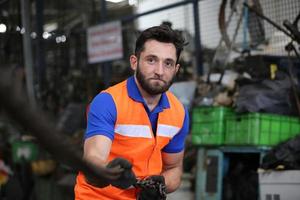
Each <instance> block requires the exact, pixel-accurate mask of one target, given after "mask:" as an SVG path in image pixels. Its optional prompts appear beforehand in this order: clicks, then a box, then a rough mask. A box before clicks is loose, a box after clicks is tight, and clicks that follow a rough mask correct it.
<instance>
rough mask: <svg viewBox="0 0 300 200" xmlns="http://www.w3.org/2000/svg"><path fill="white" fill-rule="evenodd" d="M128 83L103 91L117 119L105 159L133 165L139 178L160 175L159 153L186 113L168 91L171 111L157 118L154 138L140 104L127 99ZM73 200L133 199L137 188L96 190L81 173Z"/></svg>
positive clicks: (164, 112)
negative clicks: (110, 99)
mask: <svg viewBox="0 0 300 200" xmlns="http://www.w3.org/2000/svg"><path fill="white" fill-rule="evenodd" d="M126 83H127V81H123V82H121V83H119V84H117V85H115V86H112V87H110V88H108V89H107V90H105V91H103V92H107V93H109V94H110V95H111V96H112V98H113V100H114V102H115V105H116V110H117V119H116V124H115V134H114V140H113V143H112V147H111V151H110V154H109V157H108V160H109V161H110V160H112V159H114V158H116V157H122V158H125V159H127V160H128V161H129V162H131V163H132V165H133V171H134V173H135V175H136V176H137V177H138V178H143V177H145V176H150V175H157V174H160V173H161V172H162V156H161V150H162V149H163V148H164V147H165V146H166V145H167V144H168V143H169V141H170V140H171V139H172V138H173V137H174V136H175V135H176V134H177V133H178V132H179V131H180V129H181V128H182V126H183V121H184V116H185V111H184V108H183V105H182V104H181V103H180V102H179V100H178V99H177V98H176V97H175V96H174V95H173V94H172V93H170V92H166V95H167V98H168V101H169V104H170V108H167V109H164V110H163V111H162V112H160V113H159V115H158V120H157V129H156V137H155V136H154V134H153V132H152V126H151V122H150V120H149V117H148V115H147V112H146V110H145V108H144V105H143V104H142V103H140V102H136V101H134V100H133V99H132V98H130V97H129V96H128V91H127V87H126ZM75 199H76V200H96V199H101V200H111V199H120V200H133V199H136V189H135V188H129V189H125V190H122V189H119V188H116V187H113V186H107V187H105V188H97V187H93V186H91V185H89V184H88V183H87V182H86V181H85V178H84V175H83V174H82V173H81V172H80V173H79V174H78V176H77V181H76V186H75Z"/></svg>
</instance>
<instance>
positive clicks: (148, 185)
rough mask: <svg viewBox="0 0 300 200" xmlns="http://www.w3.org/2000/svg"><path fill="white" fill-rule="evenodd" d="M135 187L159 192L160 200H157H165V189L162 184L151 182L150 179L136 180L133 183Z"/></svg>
mask: <svg viewBox="0 0 300 200" xmlns="http://www.w3.org/2000/svg"><path fill="white" fill-rule="evenodd" d="M135 187H139V188H142V189H154V190H157V191H158V192H159V195H160V199H158V200H166V199H167V188H166V185H165V184H163V183H159V182H157V181H153V180H152V179H145V180H138V181H137V182H136V183H135Z"/></svg>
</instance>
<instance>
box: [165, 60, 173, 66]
mask: <svg viewBox="0 0 300 200" xmlns="http://www.w3.org/2000/svg"><path fill="white" fill-rule="evenodd" d="M165 65H166V67H173V65H174V63H173V62H171V61H166V62H165Z"/></svg>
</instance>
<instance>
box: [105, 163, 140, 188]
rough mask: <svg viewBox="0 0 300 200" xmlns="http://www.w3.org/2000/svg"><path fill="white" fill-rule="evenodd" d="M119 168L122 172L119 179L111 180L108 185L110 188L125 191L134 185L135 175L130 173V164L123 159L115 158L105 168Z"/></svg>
mask: <svg viewBox="0 0 300 200" xmlns="http://www.w3.org/2000/svg"><path fill="white" fill-rule="evenodd" d="M117 166H120V167H121V168H122V169H124V171H123V172H122V173H121V174H120V177H119V178H118V179H116V180H112V182H111V183H110V184H111V185H112V186H115V187H118V188H121V189H126V188H128V187H130V186H131V185H133V184H134V183H136V181H137V180H136V177H135V174H134V173H133V171H132V164H131V163H130V162H129V161H128V160H126V159H124V158H115V159H113V160H112V161H110V162H109V163H108V164H107V166H106V167H107V168H114V167H117Z"/></svg>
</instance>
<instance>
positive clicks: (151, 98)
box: [135, 78, 161, 111]
mask: <svg viewBox="0 0 300 200" xmlns="http://www.w3.org/2000/svg"><path fill="white" fill-rule="evenodd" d="M135 82H136V85H137V87H138V89H139V91H140V93H141V95H142V97H143V99H144V101H145V103H146V104H147V106H148V108H149V110H150V111H152V110H153V109H154V108H155V107H156V106H157V104H158V102H159V100H160V98H161V94H158V95H150V94H149V93H148V92H146V91H145V90H144V89H143V88H142V87H141V85H140V83H139V82H138V81H137V79H136V78H135Z"/></svg>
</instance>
